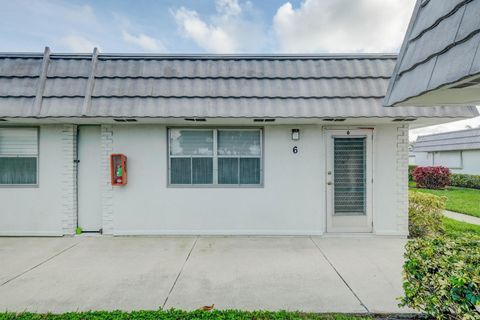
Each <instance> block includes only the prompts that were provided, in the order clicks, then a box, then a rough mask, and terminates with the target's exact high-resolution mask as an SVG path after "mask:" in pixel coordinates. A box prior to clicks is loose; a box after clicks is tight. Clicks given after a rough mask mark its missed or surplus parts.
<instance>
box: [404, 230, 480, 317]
mask: <svg viewBox="0 0 480 320" xmlns="http://www.w3.org/2000/svg"><path fill="white" fill-rule="evenodd" d="M405 258H406V261H405V263H404V265H403V277H404V283H403V289H404V291H405V296H404V297H402V298H401V302H400V306H408V307H410V308H413V309H416V310H418V311H423V312H425V313H427V314H429V315H431V316H433V317H435V318H437V319H479V318H480V313H479V311H478V310H480V263H479V261H480V237H474V236H469V237H465V236H464V237H460V238H449V237H437V238H425V239H415V240H410V241H409V242H408V244H407V246H406V253H405ZM476 308H478V310H476Z"/></svg>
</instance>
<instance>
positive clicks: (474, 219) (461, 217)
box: [443, 210, 480, 226]
mask: <svg viewBox="0 0 480 320" xmlns="http://www.w3.org/2000/svg"><path fill="white" fill-rule="evenodd" d="M443 215H444V216H445V217H447V218H450V219H453V220H457V221H461V222H466V223H470V224H476V225H479V226H480V218H477V217H473V216H469V215H466V214H462V213H458V212H453V211H448V210H445V211H443Z"/></svg>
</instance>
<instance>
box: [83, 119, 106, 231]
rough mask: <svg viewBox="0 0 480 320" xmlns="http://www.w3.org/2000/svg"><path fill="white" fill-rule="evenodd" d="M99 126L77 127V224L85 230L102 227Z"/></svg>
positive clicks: (95, 229) (94, 229)
mask: <svg viewBox="0 0 480 320" xmlns="http://www.w3.org/2000/svg"><path fill="white" fill-rule="evenodd" d="M100 139H101V138H100V126H79V127H78V226H79V227H80V228H82V230H83V231H85V232H98V231H100V229H101V228H102V185H101V183H102V174H101V173H102V172H101V163H100V162H101V140H100Z"/></svg>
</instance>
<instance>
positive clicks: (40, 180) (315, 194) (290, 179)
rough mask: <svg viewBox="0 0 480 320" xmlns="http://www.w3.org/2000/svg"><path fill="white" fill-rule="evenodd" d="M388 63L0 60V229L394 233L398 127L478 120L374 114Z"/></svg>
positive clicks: (402, 206)
mask: <svg viewBox="0 0 480 320" xmlns="http://www.w3.org/2000/svg"><path fill="white" fill-rule="evenodd" d="M395 61H396V56H393V55H380V54H379V55H331V56H330V55H329V56H321V55H311V56H303V55H280V56H275V55H260V56H252V55H226V56H219V55H186V56H181V55H109V54H98V52H97V51H94V53H93V54H51V53H50V52H49V50H48V49H47V50H46V51H45V53H44V54H13V53H12V54H1V55H0V119H1V121H2V122H1V128H0V184H2V186H1V188H0V203H1V204H2V209H1V210H0V234H1V235H64V234H73V233H74V232H75V228H76V227H77V226H78V227H81V228H82V229H83V230H84V231H99V230H103V233H104V234H113V235H126V234H135V235H139V234H261V235H272V234H276V235H321V234H324V233H325V232H329V233H335V232H371V233H374V234H381V235H401V236H405V235H407V233H408V216H407V211H408V210H407V206H408V203H407V174H406V172H407V165H408V128H409V126H412V127H417V126H425V125H431V124H438V123H443V122H448V121H453V120H458V119H464V118H470V117H474V116H477V115H478V111H477V110H476V108H475V107H462V106H457V107H431V108H418V107H404V108H385V107H384V106H383V99H384V95H385V92H386V90H387V85H388V81H389V79H390V75H391V74H392V71H393V68H394V65H395ZM112 154H124V155H125V156H126V157H127V164H126V168H125V169H123V167H121V166H120V164H121V162H114V164H113V168H111V164H110V156H111V155H112ZM116 159H117V158H116ZM117 160H118V159H117ZM119 160H122V159H119ZM111 174H113V176H114V177H113V179H112V177H111ZM125 174H126V176H125ZM124 182H127V184H126V185H123V186H112V183H120V184H122V183H124Z"/></svg>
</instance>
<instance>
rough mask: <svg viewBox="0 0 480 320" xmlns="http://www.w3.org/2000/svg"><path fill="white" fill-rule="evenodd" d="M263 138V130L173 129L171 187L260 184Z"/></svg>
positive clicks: (171, 140) (171, 139)
mask: <svg viewBox="0 0 480 320" xmlns="http://www.w3.org/2000/svg"><path fill="white" fill-rule="evenodd" d="M260 139H261V131H260V130H240V129H238V130H221V129H220V130H219V129H213V130H203V129H171V130H170V144H169V145H170V151H169V155H170V162H169V163H170V168H169V172H170V184H172V185H175V184H179V185H211V184H219V185H258V184H260V183H261V175H262V173H261V171H262V169H261V157H262V150H261V141H260ZM215 146H216V149H215Z"/></svg>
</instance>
